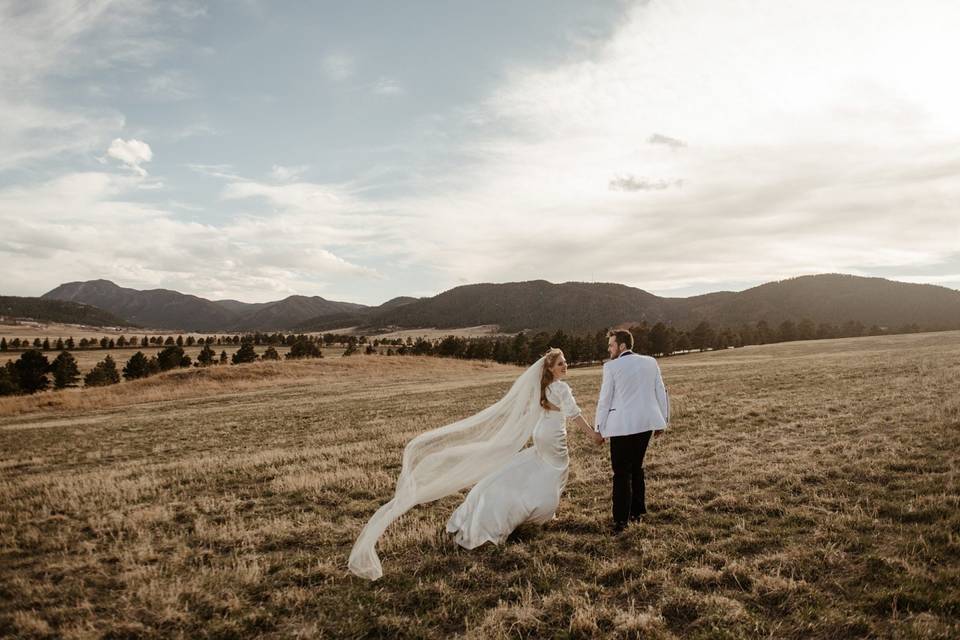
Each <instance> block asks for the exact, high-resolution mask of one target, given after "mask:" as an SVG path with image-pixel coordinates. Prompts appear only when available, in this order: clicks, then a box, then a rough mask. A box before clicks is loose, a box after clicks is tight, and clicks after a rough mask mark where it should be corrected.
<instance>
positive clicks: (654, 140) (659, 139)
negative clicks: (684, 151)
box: [647, 133, 687, 149]
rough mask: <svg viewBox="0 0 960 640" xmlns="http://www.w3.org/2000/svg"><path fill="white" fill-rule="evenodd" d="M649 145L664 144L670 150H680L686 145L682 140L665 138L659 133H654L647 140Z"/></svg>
mask: <svg viewBox="0 0 960 640" xmlns="http://www.w3.org/2000/svg"><path fill="white" fill-rule="evenodd" d="M647 142H648V143H649V144H665V145H667V146H668V147H670V148H671V149H680V148H683V147H685V146H687V143H686V142H684V141H683V140H678V139H677V138H671V137H670V136H665V135H663V134H661V133H655V134H653V135H651V136H650V137H649V138H647Z"/></svg>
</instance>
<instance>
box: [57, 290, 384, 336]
mask: <svg viewBox="0 0 960 640" xmlns="http://www.w3.org/2000/svg"><path fill="white" fill-rule="evenodd" d="M43 298H44V299H50V300H70V301H75V302H83V303H86V304H91V305H96V306H97V307H100V308H102V309H107V310H109V311H110V312H112V313H114V314H116V315H118V316H121V317H123V318H127V319H128V320H130V321H131V322H134V323H136V324H138V325H141V326H147V327H151V328H156V329H173V330H176V329H179V330H186V331H219V330H228V331H276V330H288V329H292V328H293V327H295V326H297V325H298V324H300V323H301V322H303V321H304V320H307V319H309V318H315V317H317V316H322V315H329V314H338V313H347V312H350V313H354V312H360V311H362V310H364V309H366V307H365V306H364V305H361V304H355V303H352V302H337V301H333V300H325V299H324V298H321V297H319V296H312V297H308V296H297V295H294V296H288V297H287V298H284V299H283V300H276V301H273V302H261V303H247V302H239V301H237V300H220V301H212V300H207V299H206V298H200V297H198V296H194V295H188V294H184V293H180V292H178V291H172V290H170V289H150V290H146V291H141V290H138V289H130V288H127V287H120V286H118V285H116V284H114V283H113V282H110V281H109V280H89V281H86V282H69V283H66V284H62V285H60V286H59V287H57V288H55V289H53V290H52V291H49V292H47V293H45V294H44V295H43Z"/></svg>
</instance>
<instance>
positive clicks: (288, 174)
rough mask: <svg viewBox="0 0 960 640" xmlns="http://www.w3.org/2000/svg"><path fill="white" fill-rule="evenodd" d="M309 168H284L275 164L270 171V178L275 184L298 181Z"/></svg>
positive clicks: (301, 166)
mask: <svg viewBox="0 0 960 640" xmlns="http://www.w3.org/2000/svg"><path fill="white" fill-rule="evenodd" d="M309 168H310V167H309V166H307V165H305V164H304V165H298V166H295V167H284V166H281V165H278V164H275V165H273V168H272V169H270V177H271V178H272V179H273V180H275V181H277V182H291V181H293V180H299V178H300V176H302V175H303V174H304V172H306V170H307V169H309Z"/></svg>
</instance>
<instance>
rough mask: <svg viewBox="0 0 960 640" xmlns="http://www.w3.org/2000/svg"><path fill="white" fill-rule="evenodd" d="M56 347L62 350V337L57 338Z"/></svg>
mask: <svg viewBox="0 0 960 640" xmlns="http://www.w3.org/2000/svg"><path fill="white" fill-rule="evenodd" d="M55 344H56V348H57V351H63V338H57V342H56V343H55Z"/></svg>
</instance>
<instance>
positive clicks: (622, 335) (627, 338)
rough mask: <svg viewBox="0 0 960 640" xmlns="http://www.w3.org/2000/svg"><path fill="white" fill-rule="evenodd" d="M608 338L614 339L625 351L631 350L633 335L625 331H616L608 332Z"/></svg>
mask: <svg viewBox="0 0 960 640" xmlns="http://www.w3.org/2000/svg"><path fill="white" fill-rule="evenodd" d="M607 337H608V338H616V339H617V344H622V345H623V346H625V347H626V348H627V349H633V334H632V333H630V332H629V331H627V330H626V329H617V330H616V331H608V332H607Z"/></svg>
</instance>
